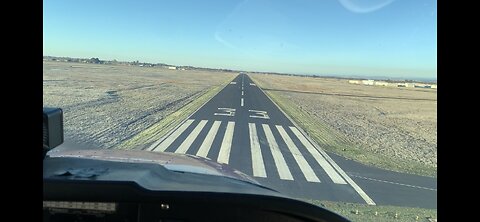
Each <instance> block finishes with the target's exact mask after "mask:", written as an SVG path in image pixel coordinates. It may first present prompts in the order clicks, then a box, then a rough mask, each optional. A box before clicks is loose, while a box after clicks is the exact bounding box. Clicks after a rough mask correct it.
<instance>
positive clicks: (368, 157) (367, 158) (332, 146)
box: [252, 76, 437, 177]
mask: <svg viewBox="0 0 480 222" xmlns="http://www.w3.org/2000/svg"><path fill="white" fill-rule="evenodd" d="M252 77H254V76H252ZM252 81H254V82H255V83H256V85H257V86H259V87H260V88H263V85H262V83H261V82H258V81H256V80H254V79H253V78H252ZM265 93H266V94H267V95H268V96H269V97H270V98H271V99H272V100H273V101H274V102H275V103H276V104H277V105H278V106H279V107H280V109H282V110H283V111H284V112H285V113H286V114H287V115H288V116H289V117H290V118H292V119H293V120H294V121H295V122H296V123H297V124H298V125H299V127H301V128H302V129H303V130H304V131H305V132H306V133H307V134H308V136H310V137H311V138H312V139H313V140H314V141H315V142H316V143H318V145H320V147H322V148H323V149H325V150H326V151H330V152H333V153H335V154H337V155H340V156H343V157H345V158H347V159H351V160H354V161H357V162H360V163H363V164H366V165H370V166H375V167H378V168H382V169H387V170H392V171H396V172H401V173H411V174H416V175H421V176H430V177H436V174H437V169H436V167H431V166H428V165H424V164H421V163H418V162H415V161H409V160H406V159H403V158H402V159H399V158H392V157H390V156H386V155H382V154H380V153H374V152H367V151H366V150H367V149H364V148H362V147H359V146H358V145H354V144H352V143H351V142H349V141H348V140H347V138H346V137H345V136H344V135H342V134H341V133H339V132H337V131H335V130H334V129H332V128H331V127H329V126H328V125H327V123H325V122H322V121H321V120H319V119H318V118H314V117H313V116H312V114H310V113H308V112H306V111H305V110H303V109H302V108H301V107H299V106H297V105H295V104H294V103H293V102H291V101H289V100H287V99H285V98H284V97H283V96H282V94H281V92H278V91H268V90H266V91H265Z"/></svg>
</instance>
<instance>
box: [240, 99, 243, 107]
mask: <svg viewBox="0 0 480 222" xmlns="http://www.w3.org/2000/svg"><path fill="white" fill-rule="evenodd" d="M240 106H243V98H242V99H240Z"/></svg>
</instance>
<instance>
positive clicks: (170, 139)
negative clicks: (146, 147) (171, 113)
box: [153, 119, 194, 152]
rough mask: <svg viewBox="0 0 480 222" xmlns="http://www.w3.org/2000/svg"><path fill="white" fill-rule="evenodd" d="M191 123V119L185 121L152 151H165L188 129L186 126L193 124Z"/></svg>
mask: <svg viewBox="0 0 480 222" xmlns="http://www.w3.org/2000/svg"><path fill="white" fill-rule="evenodd" d="M193 121H194V120H193V119H189V120H187V121H185V123H183V124H182V125H181V126H180V127H178V129H177V130H175V132H173V133H172V134H171V135H170V136H168V137H167V138H166V139H165V140H164V141H162V143H160V145H159V146H158V147H157V148H155V149H154V150H153V151H155V152H163V151H165V150H166V149H167V148H168V147H169V146H170V145H171V144H172V143H173V141H175V139H177V137H178V136H180V134H182V133H183V131H185V130H186V129H187V128H188V126H190V124H192V123H193Z"/></svg>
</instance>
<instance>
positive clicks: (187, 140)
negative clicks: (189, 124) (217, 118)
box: [175, 120, 208, 153]
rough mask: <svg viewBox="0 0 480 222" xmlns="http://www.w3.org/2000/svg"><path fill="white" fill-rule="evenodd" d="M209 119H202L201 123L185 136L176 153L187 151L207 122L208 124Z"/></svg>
mask: <svg viewBox="0 0 480 222" xmlns="http://www.w3.org/2000/svg"><path fill="white" fill-rule="evenodd" d="M207 122H208V120H201V121H200V123H198V125H197V126H196V127H195V129H193V131H192V132H191V133H190V135H188V136H187V138H185V140H184V141H183V143H182V144H180V146H179V147H178V148H177V150H175V153H187V150H188V149H189V148H190V146H191V145H192V143H193V141H194V140H195V139H196V138H197V136H198V134H200V131H202V129H203V127H204V126H205V124H207Z"/></svg>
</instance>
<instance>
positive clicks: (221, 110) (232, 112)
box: [214, 108, 270, 119]
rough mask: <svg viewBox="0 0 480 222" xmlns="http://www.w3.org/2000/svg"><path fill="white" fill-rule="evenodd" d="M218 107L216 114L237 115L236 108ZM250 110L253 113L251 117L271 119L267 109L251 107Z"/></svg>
mask: <svg viewBox="0 0 480 222" xmlns="http://www.w3.org/2000/svg"><path fill="white" fill-rule="evenodd" d="M217 109H218V111H219V112H218V113H214V115H215V116H235V109H232V108H217ZM248 112H250V113H251V114H252V115H249V117H251V118H259V119H270V117H269V116H268V114H267V111H261V110H254V109H249V110H248Z"/></svg>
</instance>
